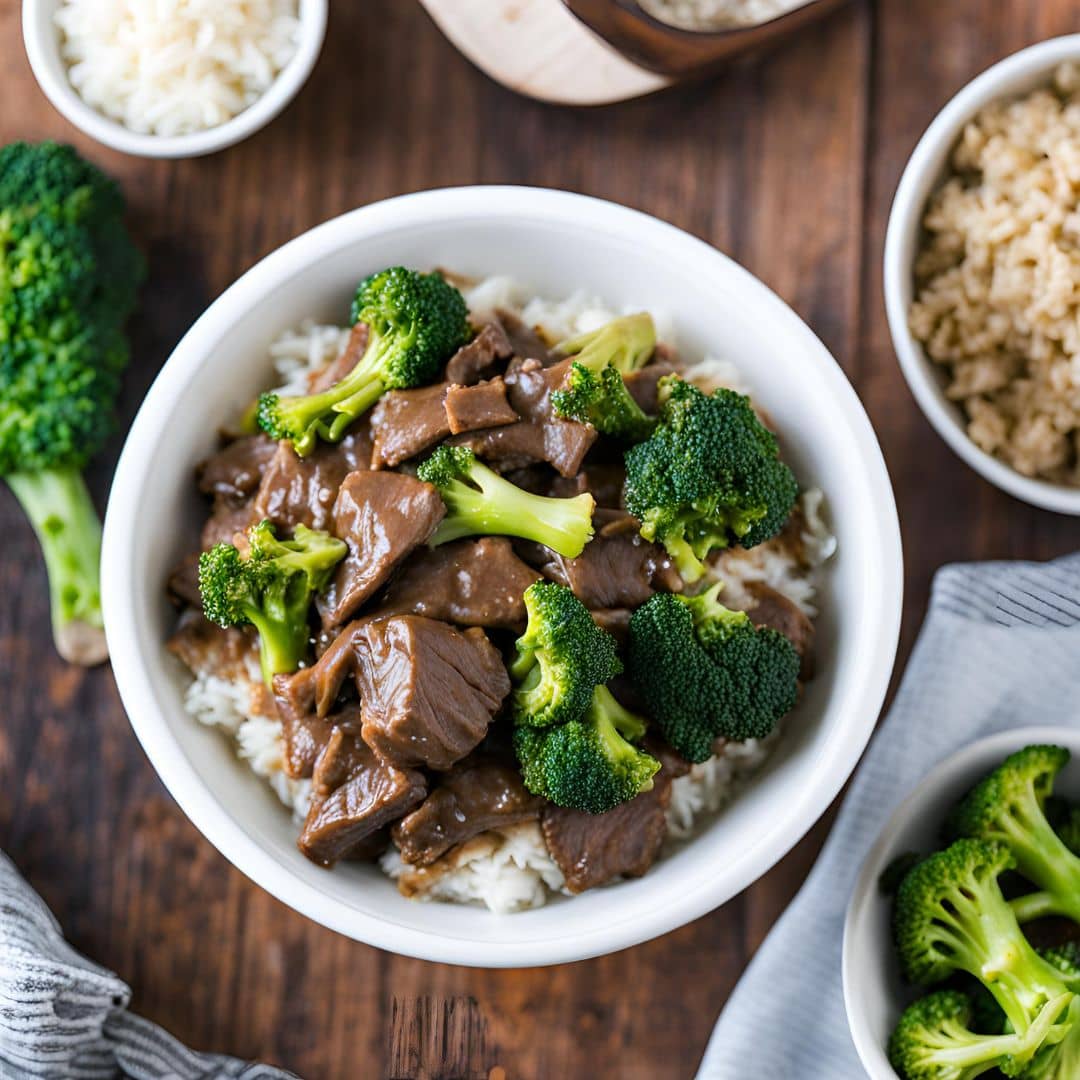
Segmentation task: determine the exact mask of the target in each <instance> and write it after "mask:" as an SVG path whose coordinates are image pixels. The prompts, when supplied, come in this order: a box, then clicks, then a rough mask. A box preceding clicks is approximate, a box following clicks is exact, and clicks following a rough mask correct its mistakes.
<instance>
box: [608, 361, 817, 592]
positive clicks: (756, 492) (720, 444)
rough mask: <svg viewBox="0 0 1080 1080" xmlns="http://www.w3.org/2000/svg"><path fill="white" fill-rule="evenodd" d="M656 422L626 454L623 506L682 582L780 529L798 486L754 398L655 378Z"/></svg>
mask: <svg viewBox="0 0 1080 1080" xmlns="http://www.w3.org/2000/svg"><path fill="white" fill-rule="evenodd" d="M659 394H660V422H659V424H658V425H657V428H656V430H655V431H654V432H653V434H652V436H651V437H650V438H648V439H646V440H645V442H641V443H638V444H637V445H636V446H633V447H631V448H630V449H629V450H628V451H627V452H626V486H625V489H624V496H625V499H626V506H627V509H628V510H629V511H630V513H632V514H633V515H634V516H635V517H637V518H639V519H640V521H641V535H642V536H643V537H645V539H646V540H655V541H657V542H658V543H661V544H663V545H664V547H665V548H666V549H667V552H668V554H669V555H670V556H671V558H672V559H673V560H674V562H675V565H676V567H677V568H678V570H679V573H680V574H682V576H683V578H684V580H686V581H687V582H691V583H692V582H695V581H697V580H698V579H699V578H700V577H701V576H702V575H703V574H704V572H705V567H704V565H703V563H702V560H703V559H704V558H705V557H706V556H707V555H708V554H709V552H711V551H713V550H714V549H716V548H724V547H727V546H729V545H730V544H741V545H742V546H743V547H747V548H750V547H753V546H754V545H755V544H760V543H761V542H762V541H764V540H768V539H769V538H770V537H771V536H775V535H776V533H778V532H779V531H780V529H781V528H783V526H784V523H785V522H786V521H787V519H788V517H789V516H790V514H791V510H792V507H793V506H794V505H795V496H796V495H797V494H798V485H797V484H796V482H795V477H794V476H793V475H792V472H791V470H790V469H789V468H788V467H787V466H786V465H785V464H784V463H783V462H782V461H781V460H780V457H779V449H778V446H777V442H776V437H775V436H774V435H773V434H772V432H770V431H769V430H768V429H767V428H766V427H765V425H764V424H762V423H761V421H760V420H759V419H758V418H757V416H756V414H755V413H754V410H753V409H752V408H751V406H750V399H749V398H746V397H743V396H742V395H741V394H736V393H734V392H733V391H731V390H717V391H715V392H714V393H713V394H705V393H704V392H702V391H701V390H699V389H698V388H697V387H696V386H693V385H691V384H690V383H688V382H684V381H683V380H682V379H680V378H678V377H677V376H674V375H669V376H667V377H665V378H663V379H661V380H660V391H659Z"/></svg>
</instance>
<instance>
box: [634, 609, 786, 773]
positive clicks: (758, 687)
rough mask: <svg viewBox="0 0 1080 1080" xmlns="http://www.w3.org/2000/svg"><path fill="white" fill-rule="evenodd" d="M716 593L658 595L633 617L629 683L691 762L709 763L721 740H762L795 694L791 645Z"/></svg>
mask: <svg viewBox="0 0 1080 1080" xmlns="http://www.w3.org/2000/svg"><path fill="white" fill-rule="evenodd" d="M717 591H718V588H714V589H711V590H709V592H708V593H705V594H703V595H702V596H700V597H691V598H686V597H682V596H678V595H675V594H674V593H656V594H655V595H654V596H652V597H650V598H649V599H648V600H647V601H646V602H645V603H644V604H642V605H641V607H639V608H638V609H637V611H635V612H634V614H633V615H632V616H631V619H630V645H629V669H630V675H631V678H632V679H633V680H634V685H635V687H636V688H637V690H638V693H640V694H641V696H642V700H643V701H644V702H645V704H646V706H647V708H648V711H649V715H650V716H652V717H653V719H654V720H655V721H656V722H657V724H658V725H659V727H660V730H661V731H662V732H663V735H664V738H665V739H666V740H667V741H668V742H669V743H670V744H671V745H672V746H673V747H674V748H675V749H676V750H677V751H678V752H679V753H680V754H682V756H683V757H684V758H686V759H687V761H692V762H701V761H705V760H707V759H708V758H710V757H711V756H712V752H713V751H712V746H713V743H714V742H715V740H716V739H717V738H719V737H721V736H722V737H724V738H727V739H734V740H737V741H742V740H745V739H760V738H764V737H765V736H766V735H768V734H769V732H771V731H772V730H773V728H774V727H775V726H776V724H777V722H778V721H779V719H780V718H781V717H782V716H783V715H784V714H785V713H787V712H789V711H790V710H791V709H792V708H793V707H794V705H795V701H796V698H797V696H798V679H799V655H798V653H797V652H796V651H795V647H794V646H793V645H792V644H791V642H790V641H789V640H788V639H787V638H786V637H784V635H783V634H781V633H779V632H778V631H776V630H773V629H771V628H767V627H755V626H754V624H753V623H752V622H751V621H750V619H749V617H748V616H747V615H746V613H745V612H733V611H729V610H728V609H727V608H724V607H723V606H722V605H720V604H719V602H718V601H717V600H716V593H717Z"/></svg>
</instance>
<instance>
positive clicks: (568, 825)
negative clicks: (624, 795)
mask: <svg viewBox="0 0 1080 1080" xmlns="http://www.w3.org/2000/svg"><path fill="white" fill-rule="evenodd" d="M650 749H651V748H650ZM661 764H662V766H663V767H662V768H661V769H660V771H659V772H658V773H657V774H656V776H655V777H654V778H653V786H652V788H651V790H649V791H643V792H642V793H641V794H640V795H638V796H637V798H636V799H631V800H630V801H629V802H625V803H622V804H621V805H619V806H616V807H615V809H614V810H609V811H608V812H607V813H606V814H586V813H583V812H582V811H580V810H567V809H565V808H564V807H561V806H554V805H552V804H550V803H549V804H548V805H547V806H545V807H544V812H543V814H542V815H541V817H540V824H541V828H542V829H543V833H544V842H545V843H546V844H547V847H548V851H550V852H551V856H552V858H553V859H554V860H555V862H556V863H558V865H559V869H560V870H561V871H562V872H563V877H565V878H566V887H567V888H568V889H569V890H570V892H572V893H580V892H584V891H585V890H586V889H592V888H595V887H596V886H597V885H604V884H605V883H607V882H609V881H611V880H612V879H613V878H617V877H641V876H642V875H643V874H644V873H645V872H646V871H647V870H648V869H649V867H650V866H652V864H653V862H654V861H655V859H656V856H657V855H658V854H659V853H660V845H661V844H662V843H663V842H664V837H665V836H666V835H667V808H668V805H669V804H670V802H671V781H672V780H673V779H674V777H675V775H677V774H678V770H677V769H675V768H673V767H669V765H668V764H667V763H665V762H664V760H663V758H661Z"/></svg>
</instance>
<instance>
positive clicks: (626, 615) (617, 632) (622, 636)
mask: <svg viewBox="0 0 1080 1080" xmlns="http://www.w3.org/2000/svg"><path fill="white" fill-rule="evenodd" d="M590 614H591V615H592V617H593V622H594V623H596V625H597V626H599V627H600V629H601V630H606V631H607V632H608V633H609V634H611V636H612V637H613V638H615V640H616V641H617V642H618V643H619V644H620V645H625V644H626V643H627V642H628V641H629V640H630V616H631V615H633V612H632V611H630V609H629V608H595V609H594V610H593V611H592V612H590Z"/></svg>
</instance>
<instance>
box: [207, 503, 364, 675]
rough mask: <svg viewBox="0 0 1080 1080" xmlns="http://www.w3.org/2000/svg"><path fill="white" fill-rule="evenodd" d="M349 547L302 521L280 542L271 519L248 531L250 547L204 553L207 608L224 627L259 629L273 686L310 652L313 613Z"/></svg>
mask: <svg viewBox="0 0 1080 1080" xmlns="http://www.w3.org/2000/svg"><path fill="white" fill-rule="evenodd" d="M347 551H348V548H347V547H346V545H345V544H344V543H343V542H342V541H341V540H337V539H335V538H334V537H332V536H330V535H329V534H328V533H324V532H319V531H317V530H314V529H309V528H307V527H306V526H304V525H297V527H296V529H295V530H294V533H293V539H292V540H279V539H278V538H277V537H276V535H275V533H274V526H273V525H272V524H271V523H270V522H269V521H263V522H260V523H259V524H258V525H254V526H252V528H251V529H250V530H249V531H248V551H247V554H246V555H244V554H242V553H241V552H240V551H239V549H238V548H236V547H235V546H234V545H232V544H217V545H216V546H215V547H213V548H211V549H210V550H209V551H205V552H203V554H202V555H201V556H200V557H199V592H200V594H201V596H202V602H203V612H204V614H205V615H206V617H207V618H208V619H209V620H210V621H211V622H213V623H217V625H218V626H222V627H228V626H245V625H249V624H250V625H252V626H254V627H255V628H256V630H258V632H259V648H260V653H261V658H262V666H263V676H264V678H265V679H266V682H267V684H269V683H270V681H271V679H272V677H273V676H274V675H276V674H279V673H281V672H290V671H295V670H296V668H297V667H298V666H299V665H300V662H301V661H302V660H303V658H304V655H305V654H306V652H307V644H308V637H309V629H308V614H309V611H310V608H311V601H312V599H313V598H314V596H315V594H316V593H318V592H321V591H322V589H324V588H325V587H326V584H327V582H328V581H329V580H330V575H331V573H332V572H333V570H334V567H335V566H336V565H337V564H338V563H339V562H340V561H341V560H342V559H343V558H344V557H345V555H346V553H347Z"/></svg>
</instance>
